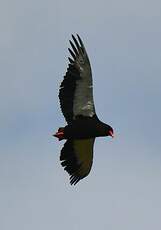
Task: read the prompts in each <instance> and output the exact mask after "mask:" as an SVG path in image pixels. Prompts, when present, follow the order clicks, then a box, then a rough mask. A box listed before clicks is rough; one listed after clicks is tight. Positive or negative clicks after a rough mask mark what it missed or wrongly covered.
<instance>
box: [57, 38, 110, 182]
mask: <svg viewBox="0 0 161 230" xmlns="http://www.w3.org/2000/svg"><path fill="white" fill-rule="evenodd" d="M72 39H73V42H74V43H73V42H72V41H71V40H70V41H69V42H70V45H71V48H69V49H68V50H69V52H70V54H71V57H72V58H71V57H69V58H68V59H69V65H68V68H67V72H66V74H65V76H64V80H63V81H62V83H61V85H60V90H59V100H60V106H61V110H62V113H63V115H64V117H65V119H66V121H67V125H66V126H65V127H61V128H59V129H58V131H57V133H56V134H55V135H54V136H55V137H57V138H58V139H59V140H62V139H67V141H66V143H65V144H64V147H63V148H62V150H61V154H60V161H61V164H62V166H63V167H64V169H65V170H66V171H67V172H68V173H69V175H70V183H71V184H76V183H78V181H79V180H81V179H82V178H84V177H86V176H87V175H88V174H89V172H90V170H91V167H92V162H93V146H94V141H95V138H96V137H99V136H112V137H113V129H112V127H111V126H109V125H107V124H105V123H103V122H101V121H100V120H99V119H98V117H97V115H96V112H95V106H94V101H93V84H92V71H91V66H90V61H89V58H88V55H87V52H86V49H85V46H84V44H83V42H82V40H81V38H80V37H79V35H77V39H76V38H75V37H74V36H73V35H72Z"/></svg>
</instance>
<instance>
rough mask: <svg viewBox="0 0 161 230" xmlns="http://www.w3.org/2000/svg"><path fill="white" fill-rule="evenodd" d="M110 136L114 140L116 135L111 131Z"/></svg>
mask: <svg viewBox="0 0 161 230" xmlns="http://www.w3.org/2000/svg"><path fill="white" fill-rule="evenodd" d="M109 134H110V136H111V137H112V138H114V133H113V132H112V131H111V130H110V131H109Z"/></svg>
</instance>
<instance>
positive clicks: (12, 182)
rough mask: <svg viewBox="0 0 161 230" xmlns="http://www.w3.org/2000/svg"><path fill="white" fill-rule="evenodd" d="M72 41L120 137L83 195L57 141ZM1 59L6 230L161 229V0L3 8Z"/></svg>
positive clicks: (0, 214)
mask: <svg viewBox="0 0 161 230" xmlns="http://www.w3.org/2000/svg"><path fill="white" fill-rule="evenodd" d="M71 33H74V34H75V33H79V34H80V36H81V37H82V39H83V41H84V43H85V46H86V48H87V51H88V53H89V57H90V60H91V65H92V70H93V81H94V98H95V105H96V110H97V113H98V116H99V117H100V119H101V120H103V121H104V122H107V123H109V124H110V125H112V126H113V127H114V129H115V132H116V138H115V139H114V140H111V139H110V138H98V139H97V140H96V142H95V149H94V151H95V154H94V164H93V168H92V171H91V173H90V175H89V176H88V177H87V178H86V179H84V180H82V181H80V182H79V183H78V185H77V186H75V187H72V186H71V185H70V184H69V177H68V175H67V173H66V172H65V171H64V170H63V168H62V167H61V165H60V162H59V153H60V150H61V148H62V146H63V142H61V143H60V142H58V141H57V140H56V139H54V138H53V137H52V133H53V132H55V130H56V129H57V128H58V127H59V126H62V125H64V124H65V121H64V118H63V116H62V114H61V112H60V108H59V102H58V96H57V95H58V88H59V84H60V82H61V80H62V79H63V75H64V74H65V72H66V67H67V63H68V61H67V57H68V51H67V48H68V46H69V42H68V40H69V39H70V38H71ZM0 50H1V55H0V80H1V84H0V111H1V112H0V143H1V144H0V229H1V230H10V229H12V230H29V229H30V230H37V229H38V230H44V229H47V230H56V229H67V230H68V229H69V230H82V229H85V230H86V229H92V230H98V229H101V230H108V229H109V230H136V229H137V230H152V229H155V230H160V229H161V102H160V101H161V1H159V0H153V1H150V0H135V1H129V0H122V1H120V0H113V1H111V0H110V1H107V0H99V1H92V0H82V1H74V0H72V1H71V0H68V1H65V0H57V1H56V0H52V1H51V0H47V1H41V0H40V1H38V0H32V1H31V0H28V1H24V0H21V1H20V0H14V1H11V0H6V1H1V3H0Z"/></svg>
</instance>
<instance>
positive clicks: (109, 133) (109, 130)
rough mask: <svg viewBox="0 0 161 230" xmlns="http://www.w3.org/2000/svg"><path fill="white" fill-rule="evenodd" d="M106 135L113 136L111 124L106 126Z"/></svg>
mask: <svg viewBox="0 0 161 230" xmlns="http://www.w3.org/2000/svg"><path fill="white" fill-rule="evenodd" d="M107 136H111V137H112V138H114V131H113V128H112V127H111V126H108V131H107Z"/></svg>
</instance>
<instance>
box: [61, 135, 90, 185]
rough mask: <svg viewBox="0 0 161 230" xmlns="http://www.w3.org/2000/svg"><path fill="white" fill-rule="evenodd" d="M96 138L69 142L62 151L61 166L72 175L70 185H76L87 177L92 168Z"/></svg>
mask: <svg viewBox="0 0 161 230" xmlns="http://www.w3.org/2000/svg"><path fill="white" fill-rule="evenodd" d="M94 140H95V139H94V138H91V139H83V140H70V139H69V140H67V141H66V143H65V144H64V147H63V148H62V150H61V155H60V160H61V161H62V162H61V165H62V166H63V167H64V169H65V170H66V171H67V172H68V173H69V175H70V183H71V184H74V185H75V184H76V183H78V181H79V180H81V179H83V178H84V177H86V176H87V175H88V174H89V172H90V170H91V167H92V162H93V145H94Z"/></svg>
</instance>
